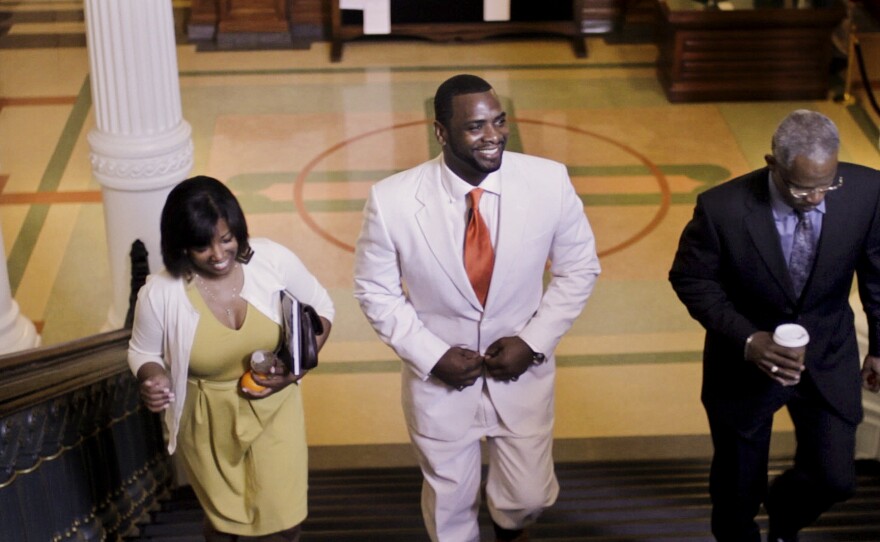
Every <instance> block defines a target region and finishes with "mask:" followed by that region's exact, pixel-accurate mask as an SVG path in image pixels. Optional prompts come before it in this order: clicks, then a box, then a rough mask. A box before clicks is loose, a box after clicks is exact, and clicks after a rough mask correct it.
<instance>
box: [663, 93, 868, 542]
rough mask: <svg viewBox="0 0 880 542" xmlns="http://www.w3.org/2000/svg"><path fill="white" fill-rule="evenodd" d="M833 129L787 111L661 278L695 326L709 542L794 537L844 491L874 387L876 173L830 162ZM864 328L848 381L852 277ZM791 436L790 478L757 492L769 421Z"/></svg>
mask: <svg viewBox="0 0 880 542" xmlns="http://www.w3.org/2000/svg"><path fill="white" fill-rule="evenodd" d="M838 148H839V136H838V132H837V128H836V126H834V123H833V122H832V121H831V120H830V119H828V118H827V117H825V116H824V115H821V114H819V113H816V112H813V111H806V110H798V111H795V112H793V113H791V114H790V115H789V116H788V117H786V118H785V120H783V122H782V123H781V124H780V125H779V127H778V128H777V130H776V132H775V134H774V135H773V140H772V154H769V155H767V156H766V157H765V160H766V162H767V167H765V168H762V169H760V170H757V171H753V172H751V173H748V174H746V175H743V176H742V177H739V178H737V179H734V180H732V181H729V182H726V183H724V184H722V185H719V186H717V187H714V188H712V189H710V190H707V191H706V192H704V193H702V194H701V195H700V196H699V197H698V198H697V205H696V208H695V211H694V216H693V218H692V219H691V221H690V222H689V223H688V225H687V226H686V227H685V229H684V232H683V233H682V236H681V241H680V243H679V247H678V252H677V253H676V255H675V261H674V262H673V264H672V269H671V271H670V273H669V280H670V281H671V282H672V286H673V288H674V289H675V291H676V293H677V294H678V297H679V298H680V299H681V301H682V302H683V303H684V304H685V306H686V307H687V309H688V311H689V312H690V314H691V316H693V317H694V318H695V319H696V320H697V321H699V322H700V324H702V325H703V327H705V328H706V340H705V345H704V346H705V349H704V352H703V389H702V401H703V405H704V406H705V408H706V412H707V414H708V419H709V427H710V429H711V433H712V442H713V445H714V448H715V453H714V457H713V460H712V469H711V474H710V481H709V490H710V494H711V497H712V506H713V507H712V532H713V534H714V535H715V538H716V539H717V540H719V541H735V542H753V541H754V542H760V540H761V535H760V530H759V528H758V525H757V523H756V522H755V516H756V515H757V513H758V509H759V506H760V505H761V503H762V502H763V503H764V506H765V508H766V510H767V513H768V516H769V523H770V535H769V538H768V540H771V541H773V542H777V541H792V540H797V537H798V532H799V531H800V530H801V529H802V528H803V527H805V526H806V525H809V524H810V523H812V522H813V521H815V520H816V518H818V517H819V515H820V514H821V513H822V512H824V511H825V510H827V509H828V508H829V507H831V505H832V504H834V503H835V502H839V501H842V500H845V499H847V498H848V497H849V496H850V495H851V494H852V493H853V490H854V486H855V467H854V464H855V462H854V453H855V433H856V426H857V425H858V423H859V422H860V421H861V419H862V403H861V393H860V381H863V382H864V384H865V387H866V388H868V389H870V390H872V391H877V390H878V389H880V357H878V356H880V172H878V171H876V170H873V169H870V168H866V167H862V166H858V165H854V164H848V163H839V162H838V159H837V153H838ZM854 273H856V274H857V276H858V284H859V293H860V296H861V299H862V303H863V305H864V307H865V312H866V313H867V317H868V325H869V336H870V341H869V354H868V356H866V358H865V360H864V365H863V367H862V374H861V377H860V375H859V363H858V349H857V344H856V335H855V327H854V323H853V312H852V309H851V308H850V306H849V302H848V297H849V293H850V290H851V287H852V283H853V274H854ZM782 323H797V324H800V325H801V326H803V327H804V328H806V329H807V331H808V332H809V335H810V342H809V344H808V345H807V349H806V354H805V356H803V357H802V356H800V355H799V353H798V352H797V351H795V350H794V349H790V348H786V347H783V346H779V345H777V344H775V343H774V342H773V330H774V329H775V327H776V326H777V325H779V324H782ZM783 406H786V407H787V408H788V411H789V414H790V415H791V418H792V421H793V423H794V427H795V435H796V438H797V452H796V454H795V458H794V465H793V467H792V468H790V469H788V470H787V471H785V472H784V473H783V474H781V475H780V476H779V477H778V478H776V479H775V480H774V481H773V483H772V484H771V485H770V487H769V490H768V483H767V482H768V480H767V478H768V477H767V462H768V454H769V447H770V433H771V428H772V422H773V415H774V413H775V412H776V411H777V410H779V409H780V408H782V407H783Z"/></svg>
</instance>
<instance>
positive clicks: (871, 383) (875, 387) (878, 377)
mask: <svg viewBox="0 0 880 542" xmlns="http://www.w3.org/2000/svg"><path fill="white" fill-rule="evenodd" d="M862 386H864V387H865V389H866V390H869V391H873V392H877V391H880V357H877V356H865V363H864V364H863V365H862Z"/></svg>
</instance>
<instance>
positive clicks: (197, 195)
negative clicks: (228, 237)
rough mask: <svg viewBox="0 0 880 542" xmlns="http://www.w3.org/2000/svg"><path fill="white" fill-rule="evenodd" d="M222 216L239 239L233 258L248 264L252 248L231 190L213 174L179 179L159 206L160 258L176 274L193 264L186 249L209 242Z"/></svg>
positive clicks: (182, 273) (180, 273)
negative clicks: (211, 175)
mask: <svg viewBox="0 0 880 542" xmlns="http://www.w3.org/2000/svg"><path fill="white" fill-rule="evenodd" d="M220 219H223V220H225V221H226V224H227V225H228V226H229V231H230V232H232V235H234V236H235V239H236V241H238V254H237V255H236V259H237V260H238V261H241V262H245V263H247V261H248V260H250V257H251V255H252V254H253V251H252V250H251V247H250V244H249V243H248V230H247V222H246V221H245V219H244V213H243V212H242V210H241V206H239V204H238V200H237V199H235V196H234V195H233V194H232V192H231V191H230V190H229V189H228V188H227V187H226V185H224V184H223V183H221V182H220V181H218V180H217V179H214V178H213V177H206V176H204V175H199V176H197V177H192V178H190V179H186V180H185V181H181V182H180V184H178V185H177V186H175V187H174V188H173V189H172V190H171V192H170V193H169V194H168V199H167V200H165V207H163V208H162V220H161V224H160V231H161V234H162V242H161V244H162V261H163V262H164V263H165V268H166V269H168V272H169V273H171V274H172V275H174V276H175V277H180V276H183V275H186V274H187V273H189V271H190V270H191V267H192V263H191V262H190V259H189V256H188V255H187V250H188V249H191V248H200V247H205V246H208V245H209V244H211V240H212V239H213V238H214V234H215V233H216V228H217V222H219V221H220Z"/></svg>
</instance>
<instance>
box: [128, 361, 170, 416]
mask: <svg viewBox="0 0 880 542" xmlns="http://www.w3.org/2000/svg"><path fill="white" fill-rule="evenodd" d="M137 378H138V382H139V388H140V394H141V400H142V401H143V402H144V405H145V406H146V407H147V409H149V411H150V412H162V411H163V410H165V409H166V408H168V407H169V406H170V405H171V403H173V402H174V392H173V391H171V378H170V377H169V376H168V371H166V370H165V367H164V366H162V365H160V364H159V363H153V362H150V363H146V364H144V365H143V366H141V368H140V369H139V370H138V374H137Z"/></svg>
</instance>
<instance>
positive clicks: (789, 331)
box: [773, 324, 810, 348]
mask: <svg viewBox="0 0 880 542" xmlns="http://www.w3.org/2000/svg"><path fill="white" fill-rule="evenodd" d="M773 342H775V343H776V344H778V345H780V346H786V347H789V348H793V347H797V346H805V345H806V344H807V343H809V342H810V334H809V333H807V330H806V329H804V327H803V326H800V325H798V324H782V325H780V326H778V327H777V328H776V331H774V332H773Z"/></svg>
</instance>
